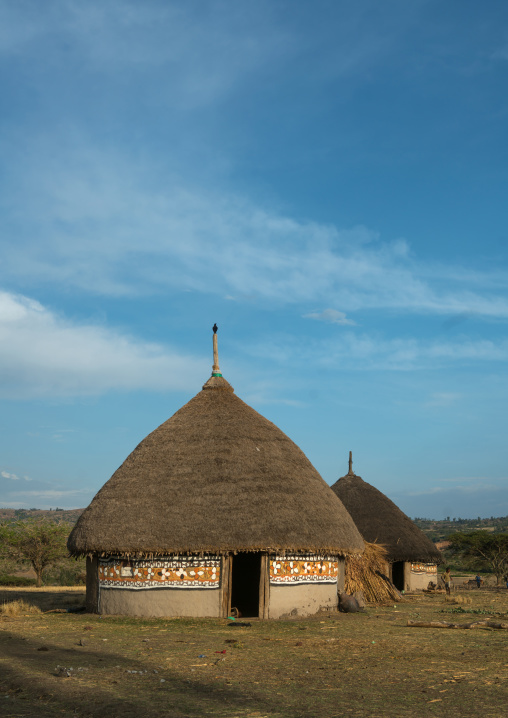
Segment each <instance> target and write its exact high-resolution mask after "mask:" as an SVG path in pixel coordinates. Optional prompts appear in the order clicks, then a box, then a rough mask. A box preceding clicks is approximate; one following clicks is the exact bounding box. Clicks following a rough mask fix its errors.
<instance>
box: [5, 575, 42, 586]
mask: <svg viewBox="0 0 508 718" xmlns="http://www.w3.org/2000/svg"><path fill="white" fill-rule="evenodd" d="M36 583H37V581H36V580H35V578H27V577H26V576H9V575H4V576H0V586H20V587H22V586H35V584H36Z"/></svg>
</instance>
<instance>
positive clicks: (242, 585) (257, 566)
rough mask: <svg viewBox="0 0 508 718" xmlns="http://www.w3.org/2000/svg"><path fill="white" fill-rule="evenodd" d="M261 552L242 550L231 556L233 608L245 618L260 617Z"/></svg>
mask: <svg viewBox="0 0 508 718" xmlns="http://www.w3.org/2000/svg"><path fill="white" fill-rule="evenodd" d="M261 558H262V554H261V553H251V552H240V553H237V554H235V555H234V556H232V557H231V559H232V562H233V566H232V572H231V608H232V609H233V608H236V609H238V611H239V614H240V615H241V616H243V617H245V618H258V617H259V592H260V583H261Z"/></svg>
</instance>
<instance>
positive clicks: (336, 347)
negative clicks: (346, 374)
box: [242, 330, 508, 406]
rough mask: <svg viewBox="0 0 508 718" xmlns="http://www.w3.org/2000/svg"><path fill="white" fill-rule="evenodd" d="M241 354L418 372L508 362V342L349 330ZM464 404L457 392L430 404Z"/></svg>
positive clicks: (248, 347) (268, 341) (257, 346)
mask: <svg viewBox="0 0 508 718" xmlns="http://www.w3.org/2000/svg"><path fill="white" fill-rule="evenodd" d="M242 350H243V351H244V352H245V353H246V354H248V355H249V356H251V357H263V358H266V359H269V360H270V361H271V362H273V363H274V365H275V364H279V365H281V366H287V367H290V366H293V367H294V366H301V365H307V366H321V367H325V368H335V367H340V368H341V369H343V370H354V371H376V370H383V371H414V370H418V369H426V368H427V369H428V368H432V369H434V370H435V369H437V368H438V367H447V366H452V365H457V364H475V363H477V362H478V363H484V362H506V361H507V360H508V340H505V339H500V340H499V341H485V340H477V341H473V340H469V339H461V338H448V337H446V338H444V339H440V340H436V339H415V338H393V339H392V338H386V337H384V336H382V335H381V334H380V333H372V334H368V333H367V332H362V333H358V332H354V331H352V330H347V331H345V332H343V333H341V334H340V337H339V336H330V337H328V338H326V339H320V340H317V339H307V340H306V341H305V342H303V343H302V342H301V341H300V340H299V338H298V337H297V336H294V337H293V336H288V335H284V336H278V335H273V336H270V337H269V338H267V337H264V338H263V340H262V341H260V342H251V343H249V342H244V343H243V346H242ZM459 399H460V395H459V394H455V393H448V394H447V393H446V392H443V393H436V394H434V395H433V396H432V397H430V399H429V401H428V403H427V405H428V406H437V405H438V402H440V405H441V406H443V405H444V404H445V403H446V402H447V403H448V405H450V404H451V403H452V402H456V401H458V400H459Z"/></svg>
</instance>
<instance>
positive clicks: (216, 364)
mask: <svg viewBox="0 0 508 718" xmlns="http://www.w3.org/2000/svg"><path fill="white" fill-rule="evenodd" d="M218 328H219V327H218V326H217V324H214V325H213V327H212V329H213V366H212V376H222V374H221V372H220V367H219V345H218V342H217V329H218Z"/></svg>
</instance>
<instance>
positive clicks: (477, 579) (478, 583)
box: [474, 574, 482, 588]
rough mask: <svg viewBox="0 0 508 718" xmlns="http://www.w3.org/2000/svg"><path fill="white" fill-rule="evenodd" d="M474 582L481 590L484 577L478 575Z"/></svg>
mask: <svg viewBox="0 0 508 718" xmlns="http://www.w3.org/2000/svg"><path fill="white" fill-rule="evenodd" d="M474 580H475V581H476V585H477V586H478V588H480V586H481V585H482V577H481V576H479V575H478V574H476V576H475V577H474Z"/></svg>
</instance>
